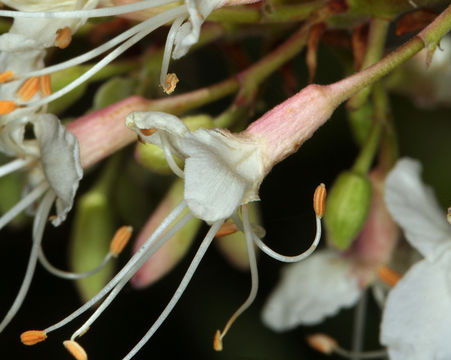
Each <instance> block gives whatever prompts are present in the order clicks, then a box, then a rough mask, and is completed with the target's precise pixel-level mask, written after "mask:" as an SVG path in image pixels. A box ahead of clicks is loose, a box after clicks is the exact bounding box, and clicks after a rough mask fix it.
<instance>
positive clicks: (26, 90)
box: [16, 76, 39, 101]
mask: <svg viewBox="0 0 451 360" xmlns="http://www.w3.org/2000/svg"><path fill="white" fill-rule="evenodd" d="M38 90H39V78H38V77H37V76H33V77H31V78H29V79H27V80H25V82H24V83H23V84H22V85H21V86H20V88H19V90H17V92H16V95H17V96H18V97H19V98H20V99H22V100H23V101H28V100H30V99H31V98H32V97H33V96H34V95H35V94H36V93H37V92H38Z"/></svg>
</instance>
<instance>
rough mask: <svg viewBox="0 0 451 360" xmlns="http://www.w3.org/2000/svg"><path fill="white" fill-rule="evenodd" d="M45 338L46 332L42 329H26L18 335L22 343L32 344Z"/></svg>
mask: <svg viewBox="0 0 451 360" xmlns="http://www.w3.org/2000/svg"><path fill="white" fill-rule="evenodd" d="M45 339H47V334H46V333H45V332H44V331H42V330H28V331H25V332H23V333H22V334H21V335H20V341H22V344H24V345H29V346H31V345H34V344H37V343H40V342H41V341H44V340H45Z"/></svg>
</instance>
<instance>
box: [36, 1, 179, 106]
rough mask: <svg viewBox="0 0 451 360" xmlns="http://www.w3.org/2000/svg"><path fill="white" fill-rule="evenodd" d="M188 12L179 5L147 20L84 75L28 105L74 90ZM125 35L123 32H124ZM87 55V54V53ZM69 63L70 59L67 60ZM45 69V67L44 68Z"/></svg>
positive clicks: (40, 104) (37, 104) (46, 100)
mask: <svg viewBox="0 0 451 360" xmlns="http://www.w3.org/2000/svg"><path fill="white" fill-rule="evenodd" d="M185 12H186V6H185V5H182V6H178V7H176V8H173V9H171V10H168V11H166V12H164V13H162V14H159V15H156V16H155V17H153V18H151V19H149V20H151V21H149V20H146V21H145V22H144V23H146V24H147V27H145V29H143V30H142V31H140V32H138V33H137V34H135V35H134V36H132V37H131V38H130V39H128V40H127V41H125V42H124V43H122V44H121V45H119V46H118V47H117V48H116V49H114V50H113V51H112V52H110V53H109V54H108V55H107V56H105V57H104V58H103V59H102V60H100V61H99V62H98V63H96V64H95V65H94V66H93V67H91V68H90V69H89V70H88V71H86V72H85V73H84V74H83V75H81V76H80V77H78V78H77V79H76V80H74V81H72V82H71V83H69V84H68V85H66V86H65V87H63V88H62V89H60V90H58V91H57V92H55V93H53V94H52V95H50V96H47V97H45V98H43V99H41V100H39V101H36V102H32V103H29V104H27V105H28V106H33V107H39V106H42V105H45V104H48V103H50V102H51V101H53V100H56V99H58V98H60V97H61V96H63V95H65V94H67V93H68V92H70V91H72V90H73V89H74V88H76V87H77V86H79V85H80V84H82V83H84V82H85V81H86V80H88V79H89V78H90V77H91V76H93V75H94V74H96V73H97V72H98V71H99V70H101V69H102V68H103V67H105V66H106V65H108V64H109V63H110V62H111V61H113V60H114V59H116V58H117V57H118V56H119V55H121V54H122V53H123V52H124V51H126V50H127V49H128V48H130V47H132V46H133V45H135V44H136V43H137V42H138V41H140V40H141V39H142V38H144V37H145V36H147V35H148V34H150V33H151V32H152V31H153V30H155V29H157V28H158V27H160V26H162V25H164V24H165V23H166V22H168V21H170V20H172V19H174V18H176V17H177V16H179V15H181V14H183V13H185ZM144 23H141V24H139V25H136V27H139V26H141V25H143V24H144ZM122 35H123V34H122ZM85 55H86V54H85ZM67 63H69V61H68V62H67ZM67 63H66V65H67ZM44 70H45V69H44ZM36 73H37V74H40V75H42V74H44V73H47V71H36V72H35V74H36Z"/></svg>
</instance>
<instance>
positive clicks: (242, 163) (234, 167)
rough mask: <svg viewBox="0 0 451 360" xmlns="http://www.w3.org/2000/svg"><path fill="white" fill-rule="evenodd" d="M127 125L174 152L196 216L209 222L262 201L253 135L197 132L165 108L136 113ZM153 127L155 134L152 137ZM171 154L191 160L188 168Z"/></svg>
mask: <svg viewBox="0 0 451 360" xmlns="http://www.w3.org/2000/svg"><path fill="white" fill-rule="evenodd" d="M126 124H127V126H128V127H129V128H130V129H132V130H134V131H136V132H137V133H138V134H139V136H141V137H142V138H143V139H145V140H146V141H147V142H149V143H152V144H156V145H159V146H161V147H162V148H163V149H164V150H165V153H166V154H168V156H167V158H168V160H169V161H168V163H169V164H170V165H172V167H173V170H174V171H175V172H176V173H178V174H179V175H181V176H184V178H185V195H184V198H185V201H186V202H187V205H188V207H189V209H190V210H191V212H192V213H193V215H194V216H195V217H197V218H199V219H202V220H204V221H207V222H209V223H212V222H215V221H217V220H220V219H227V218H229V217H230V216H231V215H232V214H233V213H234V211H236V210H237V208H238V207H239V206H240V205H243V204H246V203H248V202H249V201H254V200H258V188H259V186H260V183H261V182H262V180H263V177H264V172H263V162H262V159H261V155H260V147H259V144H258V143H256V142H255V141H253V140H252V139H250V138H246V137H244V136H237V135H232V134H231V133H229V132H228V131H227V130H222V129H214V130H205V129H199V130H196V131H194V132H191V131H189V130H188V128H187V127H186V125H185V124H184V123H183V122H182V121H181V120H180V119H178V118H177V117H176V116H173V115H170V114H166V113H160V112H135V113H132V114H130V115H129V116H128V117H127V120H126ZM149 129H152V131H155V132H154V133H153V134H151V135H148V136H146V135H145V134H146V133H148V132H146V130H149ZM143 130H144V131H143ZM171 153H174V154H175V155H176V156H178V157H180V158H182V159H184V160H185V168H184V171H183V172H181V170H179V169H177V168H174V166H177V165H175V163H174V162H173V161H171V155H170V154H171ZM183 174H184V175H183Z"/></svg>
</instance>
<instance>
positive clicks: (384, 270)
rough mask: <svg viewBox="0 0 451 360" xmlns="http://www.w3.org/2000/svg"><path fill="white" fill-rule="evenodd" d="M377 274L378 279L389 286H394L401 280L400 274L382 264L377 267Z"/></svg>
mask: <svg viewBox="0 0 451 360" xmlns="http://www.w3.org/2000/svg"><path fill="white" fill-rule="evenodd" d="M377 275H379V277H380V279H381V280H382V281H383V282H385V283H386V284H388V285H390V286H395V285H396V283H397V282H398V281H399V280H401V275H399V274H398V273H397V272H396V271H395V270H393V269H390V268H389V267H388V266H385V265H382V266H380V267H379V268H378V269H377Z"/></svg>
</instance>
